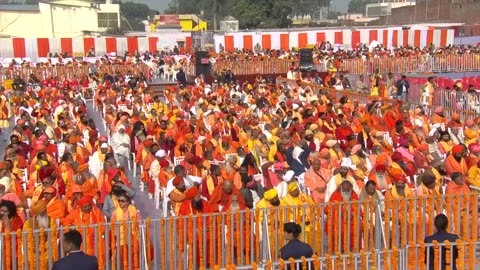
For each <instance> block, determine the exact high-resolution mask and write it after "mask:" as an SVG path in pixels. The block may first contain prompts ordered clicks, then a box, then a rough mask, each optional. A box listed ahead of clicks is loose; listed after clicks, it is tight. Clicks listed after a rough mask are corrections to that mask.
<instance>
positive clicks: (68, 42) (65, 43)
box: [60, 38, 73, 55]
mask: <svg viewBox="0 0 480 270" xmlns="http://www.w3.org/2000/svg"><path fill="white" fill-rule="evenodd" d="M60 45H61V48H62V53H64V52H66V53H68V55H73V44H72V39H71V38H61V39H60Z"/></svg>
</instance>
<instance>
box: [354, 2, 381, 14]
mask: <svg viewBox="0 0 480 270" xmlns="http://www.w3.org/2000/svg"><path fill="white" fill-rule="evenodd" d="M372 3H377V1H375V0H350V2H349V3H348V12H349V13H365V12H366V6H367V5H368V4H372Z"/></svg>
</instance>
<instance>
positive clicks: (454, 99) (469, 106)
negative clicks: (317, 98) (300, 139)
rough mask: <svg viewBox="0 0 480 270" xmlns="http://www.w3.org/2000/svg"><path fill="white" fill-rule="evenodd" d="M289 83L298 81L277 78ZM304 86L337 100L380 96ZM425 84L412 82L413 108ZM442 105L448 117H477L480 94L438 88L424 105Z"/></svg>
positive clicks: (353, 81) (361, 100) (409, 99)
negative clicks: (430, 101)
mask: <svg viewBox="0 0 480 270" xmlns="http://www.w3.org/2000/svg"><path fill="white" fill-rule="evenodd" d="M347 77H348V78H349V79H350V83H351V85H352V87H355V85H356V81H357V80H358V76H356V75H349V76H347ZM284 82H286V83H288V84H289V85H290V86H294V85H297V82H296V81H293V80H287V79H285V78H277V80H276V83H277V84H282V83H284ZM365 84H366V85H367V86H368V87H369V88H370V83H369V82H365ZM301 85H302V87H303V88H305V87H310V88H312V89H313V90H314V91H313V92H314V93H319V92H321V93H324V94H326V95H329V96H333V97H334V98H335V99H336V100H339V99H340V98H341V97H343V96H345V97H347V98H348V99H350V100H352V101H358V102H359V104H361V105H362V104H368V103H370V102H371V101H372V100H379V99H380V97H379V96H372V95H369V94H362V93H359V92H357V91H355V90H354V89H347V90H336V89H333V88H328V87H323V86H320V85H317V84H313V83H307V82H302V83H301ZM423 91H424V89H423V84H419V83H410V89H409V92H408V95H407V98H406V100H405V101H404V103H405V104H407V105H408V106H409V107H410V109H411V110H414V109H415V108H416V107H418V106H422V105H424V104H422V96H423ZM382 99H383V100H392V99H391V98H390V97H384V98H382ZM437 106H440V107H443V110H444V114H445V116H446V117H451V116H452V115H453V114H454V113H457V114H459V115H460V119H461V120H463V121H465V120H468V119H472V120H473V119H476V118H478V117H480V95H479V94H477V93H468V92H457V91H452V90H446V89H438V90H435V91H434V93H433V98H432V104H431V105H428V106H423V107H424V108H425V112H426V113H427V114H428V115H431V114H432V113H433V108H435V107H437Z"/></svg>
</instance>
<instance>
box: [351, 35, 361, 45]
mask: <svg viewBox="0 0 480 270" xmlns="http://www.w3.org/2000/svg"><path fill="white" fill-rule="evenodd" d="M359 43H360V31H352V47H353V48H356V47H357V45H358V44H359Z"/></svg>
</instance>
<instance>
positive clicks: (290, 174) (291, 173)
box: [283, 170, 295, 182]
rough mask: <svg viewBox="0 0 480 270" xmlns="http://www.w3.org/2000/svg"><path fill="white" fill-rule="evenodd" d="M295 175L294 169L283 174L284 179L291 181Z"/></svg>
mask: <svg viewBox="0 0 480 270" xmlns="http://www.w3.org/2000/svg"><path fill="white" fill-rule="evenodd" d="M293 176H295V172H294V171H292V170H289V171H287V172H286V173H285V174H284V175H283V181H285V182H290V181H292V179H293Z"/></svg>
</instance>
